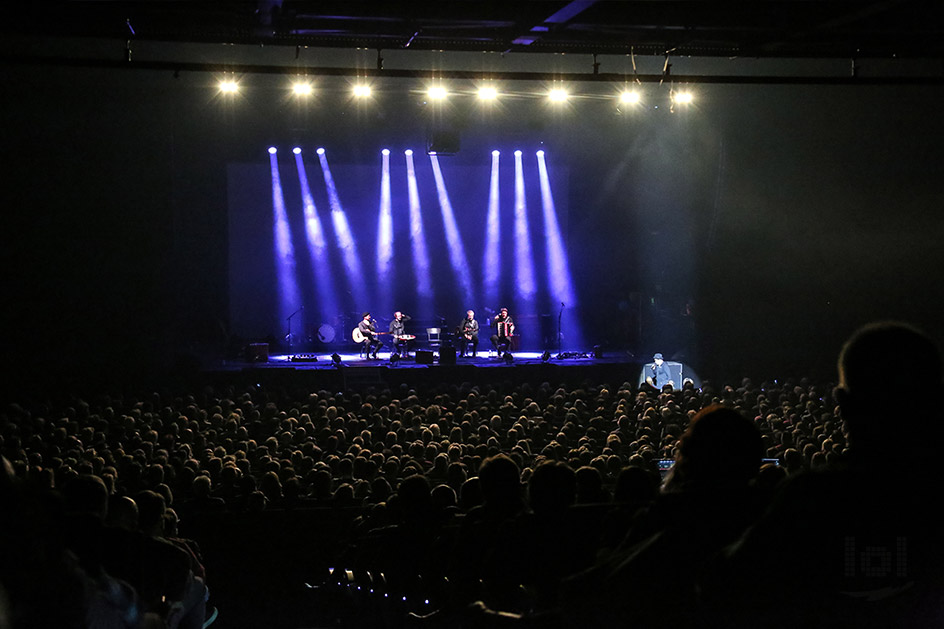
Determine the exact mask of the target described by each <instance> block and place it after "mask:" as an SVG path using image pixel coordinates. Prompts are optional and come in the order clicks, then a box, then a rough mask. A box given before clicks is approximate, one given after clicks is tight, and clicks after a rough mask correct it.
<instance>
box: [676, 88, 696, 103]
mask: <svg viewBox="0 0 944 629" xmlns="http://www.w3.org/2000/svg"><path fill="white" fill-rule="evenodd" d="M693 100H695V97H694V96H692V93H691V92H687V91H686V92H675V93H674V94H673V95H672V102H674V103H675V104H676V105H690V104H691V103H692V101H693Z"/></svg>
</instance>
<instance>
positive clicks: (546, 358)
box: [541, 350, 551, 363]
mask: <svg viewBox="0 0 944 629" xmlns="http://www.w3.org/2000/svg"><path fill="white" fill-rule="evenodd" d="M550 359H551V352H549V351H548V350H544V353H543V354H541V362H542V363H546V362H547V361H549V360H550Z"/></svg>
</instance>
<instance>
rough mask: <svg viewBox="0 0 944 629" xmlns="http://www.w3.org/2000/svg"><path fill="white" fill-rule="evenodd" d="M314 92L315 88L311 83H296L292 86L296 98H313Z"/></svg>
mask: <svg viewBox="0 0 944 629" xmlns="http://www.w3.org/2000/svg"><path fill="white" fill-rule="evenodd" d="M313 91H314V88H313V87H312V86H311V83H305V82H303V81H296V82H295V83H294V84H292V93H293V94H295V95H296V96H311V93H312V92H313Z"/></svg>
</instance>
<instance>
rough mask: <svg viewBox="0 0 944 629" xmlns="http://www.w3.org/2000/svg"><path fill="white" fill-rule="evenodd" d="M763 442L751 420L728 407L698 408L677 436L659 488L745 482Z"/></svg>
mask: <svg viewBox="0 0 944 629" xmlns="http://www.w3.org/2000/svg"><path fill="white" fill-rule="evenodd" d="M763 456H764V445H763V441H762V440H761V436H760V431H758V430H757V428H756V427H755V426H754V424H753V422H751V421H750V420H748V419H747V418H746V417H744V416H743V415H741V414H740V413H738V412H737V411H735V410H734V409H732V408H728V407H726V406H722V405H721V404H712V405H711V406H707V407H705V408H703V409H702V410H701V411H699V412H698V413H697V414H696V415H695V417H694V418H692V422H691V424H689V426H688V429H686V431H685V432H684V433H683V434H682V437H681V439H680V440H679V446H678V454H677V456H676V459H675V465H674V466H673V467H672V470H671V472H670V473H669V475H668V476H667V477H666V481H665V484H664V485H663V488H664V489H666V490H679V489H684V488H686V487H688V486H692V485H696V486H697V485H705V484H708V485H718V484H746V483H747V482H748V481H749V480H751V479H752V478H753V477H754V476H755V475H756V474H757V471H758V470H759V469H760V464H761V459H762V458H763Z"/></svg>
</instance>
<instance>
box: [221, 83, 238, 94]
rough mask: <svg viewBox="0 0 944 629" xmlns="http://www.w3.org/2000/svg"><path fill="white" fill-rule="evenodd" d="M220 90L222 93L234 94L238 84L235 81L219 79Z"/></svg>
mask: <svg viewBox="0 0 944 629" xmlns="http://www.w3.org/2000/svg"><path fill="white" fill-rule="evenodd" d="M220 91H221V92H223V93H224V94H235V93H236V92H238V91H239V84H238V83H236V81H220Z"/></svg>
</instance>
